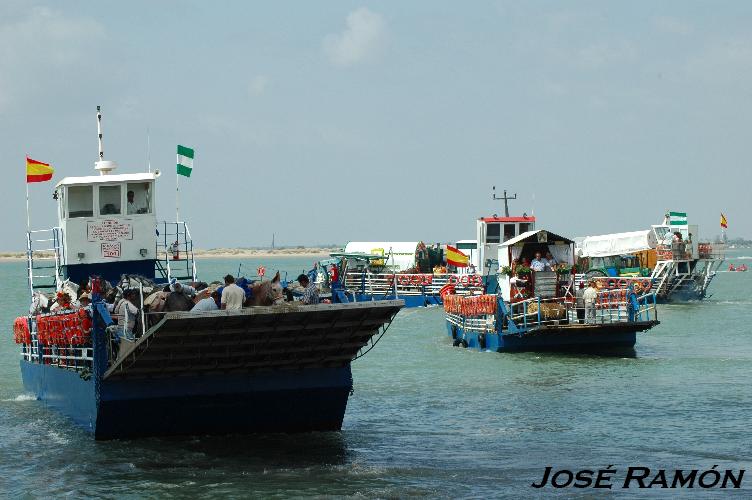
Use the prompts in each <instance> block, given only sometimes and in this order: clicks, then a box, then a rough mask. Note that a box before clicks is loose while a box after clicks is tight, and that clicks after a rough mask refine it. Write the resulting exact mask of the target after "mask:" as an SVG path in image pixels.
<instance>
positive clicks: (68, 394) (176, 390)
mask: <svg viewBox="0 0 752 500" xmlns="http://www.w3.org/2000/svg"><path fill="white" fill-rule="evenodd" d="M98 119H99V120H101V116H100V115H99V113H98ZM116 167H117V165H116V164H115V163H114V162H111V161H107V160H104V155H103V153H102V149H101V130H100V159H99V161H98V162H96V166H95V168H96V169H97V170H98V171H99V174H100V175H96V176H86V177H66V178H64V179H63V180H62V181H60V182H58V183H57V185H56V186H55V190H54V194H55V198H56V200H57V205H58V207H57V208H58V210H57V211H58V220H59V223H58V225H57V226H56V227H54V228H52V229H49V230H43V231H29V232H28V234H27V250H28V286H29V291H30V295H31V298H32V305H31V308H30V310H31V311H32V313H31V314H28V315H25V316H21V317H19V318H17V319H16V322H15V324H14V337H15V340H16V342H17V343H18V344H19V348H20V355H21V360H20V369H21V376H22V379H23V384H24V387H25V388H26V390H28V391H29V392H31V393H33V394H34V395H35V396H36V397H37V398H38V399H39V400H41V401H43V402H45V403H46V404H47V405H49V406H50V407H52V408H54V409H56V410H59V411H60V412H61V413H63V414H65V415H67V416H68V417H70V418H71V419H72V420H73V421H74V422H75V423H76V424H78V425H80V426H81V427H83V428H85V429H87V430H89V431H91V433H93V435H94V436H95V437H96V438H97V439H112V438H122V437H137V436H150V435H167V434H219V433H251V432H267V431H282V432H299V431H336V430H339V429H340V428H341V425H342V420H343V417H344V413H345V408H346V405H347V401H348V397H349V396H350V394H351V393H352V390H353V379H352V372H351V369H350V364H351V362H352V361H353V360H355V359H357V358H359V357H360V356H362V355H364V354H365V353H366V352H368V351H369V350H370V349H371V348H372V347H373V345H374V344H375V342H376V341H378V339H379V338H381V336H382V335H384V333H385V332H386V330H387V328H388V327H389V325H390V324H391V321H392V319H393V318H394V316H395V314H396V313H397V312H398V311H399V309H400V308H401V307H402V306H403V302H402V301H399V300H386V301H376V302H364V303H357V304H348V303H344V304H343V303H340V304H320V305H311V306H303V305H299V304H296V303H285V304H282V305H278V306H269V307H250V308H245V309H242V310H238V311H225V310H217V311H209V312H169V313H154V314H156V316H154V317H146V316H147V315H146V313H144V312H143V311H141V312H140V313H139V314H140V316H141V317H140V325H141V330H140V331H136V332H134V338H133V339H132V342H123V343H121V344H120V345H119V348H117V349H116V348H115V347H114V343H113V338H112V335H111V333H112V318H111V317H110V314H109V312H108V308H107V307H106V304H105V303H104V302H103V301H102V296H101V293H102V292H103V291H104V288H105V287H106V286H108V285H107V283H105V282H109V283H111V284H114V283H115V282H118V281H119V280H120V279H121V276H122V275H124V274H127V275H140V276H142V277H146V278H149V279H150V280H151V281H153V282H156V283H164V282H165V281H167V280H168V279H169V278H177V279H185V280H192V281H193V280H195V279H196V266H195V264H194V262H193V256H192V240H191V236H190V232H189V231H188V227H187V225H186V224H185V223H183V222H161V223H158V222H157V218H156V213H155V210H154V206H155V203H154V202H155V184H156V182H157V180H158V177H159V174H158V173H156V172H155V173H136V174H114V173H113V171H114V170H115V168H116ZM129 192H132V193H133V194H132V195H128V193H129ZM155 235H156V236H155ZM40 246H41V248H40ZM49 255H51V256H52V258H48V259H42V258H41V257H42V256H45V257H47V256H49ZM89 280H91V283H92V295H93V297H92V298H93V304H92V305H91V306H90V309H88V310H86V309H73V308H61V309H58V310H56V311H54V312H51V313H41V312H39V311H38V308H39V305H40V304H39V302H40V301H41V300H43V296H42V295H40V294H39V292H40V291H42V290H45V289H46V290H48V291H51V292H55V291H60V290H61V289H64V288H65V287H66V286H69V285H70V282H71V281H72V282H75V283H79V282H82V281H89ZM140 298H141V302H142V303H143V298H144V296H143V295H141V297H140ZM145 325H152V326H151V327H147V326H145ZM121 327H122V326H121Z"/></svg>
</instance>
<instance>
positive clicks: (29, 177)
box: [26, 156, 55, 182]
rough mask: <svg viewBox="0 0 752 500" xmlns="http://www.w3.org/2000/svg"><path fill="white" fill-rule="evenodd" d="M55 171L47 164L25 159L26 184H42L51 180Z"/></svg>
mask: <svg viewBox="0 0 752 500" xmlns="http://www.w3.org/2000/svg"><path fill="white" fill-rule="evenodd" d="M54 173H55V169H54V168H52V167H51V166H50V164H49V163H42V162H41V161H36V160H32V159H31V158H29V157H28V156H27V157H26V182H44V181H48V180H50V179H52V174H54Z"/></svg>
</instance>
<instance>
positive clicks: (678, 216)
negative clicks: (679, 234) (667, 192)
mask: <svg viewBox="0 0 752 500" xmlns="http://www.w3.org/2000/svg"><path fill="white" fill-rule="evenodd" d="M668 221H669V222H668V224H669V225H670V226H671V227H672V228H673V227H676V226H686V225H687V213H686V212H669V213H668Z"/></svg>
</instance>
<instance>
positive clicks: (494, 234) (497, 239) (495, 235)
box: [486, 224, 501, 243]
mask: <svg viewBox="0 0 752 500" xmlns="http://www.w3.org/2000/svg"><path fill="white" fill-rule="evenodd" d="M486 243H501V224H488V225H487V226H486Z"/></svg>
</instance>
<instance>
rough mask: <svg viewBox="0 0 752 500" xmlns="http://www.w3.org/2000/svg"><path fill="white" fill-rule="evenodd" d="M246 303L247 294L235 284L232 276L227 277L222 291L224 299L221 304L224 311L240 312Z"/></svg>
mask: <svg viewBox="0 0 752 500" xmlns="http://www.w3.org/2000/svg"><path fill="white" fill-rule="evenodd" d="M243 302H245V292H244V291H243V289H242V288H240V287H239V286H238V285H236V284H235V277H234V276H233V275H232V274H228V275H227V276H225V287H224V288H223V289H222V299H221V301H220V304H221V305H222V309H223V310H227V311H239V310H240V309H242V308H243Z"/></svg>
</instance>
